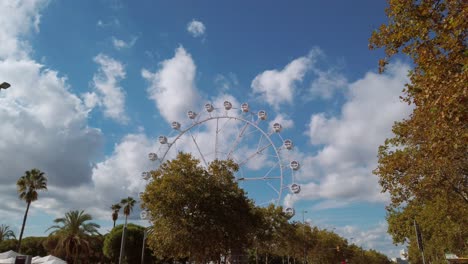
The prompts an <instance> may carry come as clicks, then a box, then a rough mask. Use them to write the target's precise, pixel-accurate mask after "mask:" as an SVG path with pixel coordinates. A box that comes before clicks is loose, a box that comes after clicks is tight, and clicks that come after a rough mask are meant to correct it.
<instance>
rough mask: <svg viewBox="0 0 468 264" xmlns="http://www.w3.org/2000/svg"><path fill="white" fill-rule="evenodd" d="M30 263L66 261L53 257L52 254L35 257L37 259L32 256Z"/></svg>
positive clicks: (49, 263) (42, 263) (60, 263)
mask: <svg viewBox="0 0 468 264" xmlns="http://www.w3.org/2000/svg"><path fill="white" fill-rule="evenodd" d="M32 263H33V264H66V263H67V262H65V261H64V260H62V259H59V258H57V257H54V256H52V255H49V256H45V257H43V258H37V259H36V258H34V260H33V262H32Z"/></svg>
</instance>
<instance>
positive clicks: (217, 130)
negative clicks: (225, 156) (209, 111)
mask: <svg viewBox="0 0 468 264" xmlns="http://www.w3.org/2000/svg"><path fill="white" fill-rule="evenodd" d="M218 136H219V119H218V118H216V135H215V146H214V147H215V153H214V155H215V160H217V159H218Z"/></svg>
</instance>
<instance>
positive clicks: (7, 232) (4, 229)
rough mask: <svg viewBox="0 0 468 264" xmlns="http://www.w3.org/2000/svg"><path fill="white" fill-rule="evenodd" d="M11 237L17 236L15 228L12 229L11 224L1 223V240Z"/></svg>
mask: <svg viewBox="0 0 468 264" xmlns="http://www.w3.org/2000/svg"><path fill="white" fill-rule="evenodd" d="M11 238H16V236H15V233H14V232H13V230H11V229H10V226H7V225H4V224H2V225H0V242H2V241H3V240H7V239H11Z"/></svg>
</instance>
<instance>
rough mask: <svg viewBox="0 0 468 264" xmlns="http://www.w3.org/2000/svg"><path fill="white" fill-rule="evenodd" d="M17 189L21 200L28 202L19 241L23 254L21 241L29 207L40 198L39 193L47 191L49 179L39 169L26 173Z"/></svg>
mask: <svg viewBox="0 0 468 264" xmlns="http://www.w3.org/2000/svg"><path fill="white" fill-rule="evenodd" d="M16 188H17V191H18V194H19V198H20V199H21V200H23V201H25V202H26V211H25V212H24V218H23V224H22V226H21V232H20V236H19V240H18V249H17V251H18V252H21V240H22V238H23V232H24V226H25V225H26V219H27V217H28V211H29V206H30V205H31V203H32V202H34V201H36V200H37V199H38V197H39V195H38V193H37V191H43V190H47V177H46V176H45V175H44V172H42V171H40V170H38V169H32V170H30V171H26V172H25V173H24V175H23V176H21V177H20V178H19V179H18V181H17V182H16Z"/></svg>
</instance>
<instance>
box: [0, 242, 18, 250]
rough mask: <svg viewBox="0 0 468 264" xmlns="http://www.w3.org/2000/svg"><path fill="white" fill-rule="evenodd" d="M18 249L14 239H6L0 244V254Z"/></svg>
mask: <svg viewBox="0 0 468 264" xmlns="http://www.w3.org/2000/svg"><path fill="white" fill-rule="evenodd" d="M17 248H18V240H16V239H7V240H3V241H1V242H0V252H5V251H8V250H13V251H14V250H16V249H17Z"/></svg>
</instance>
